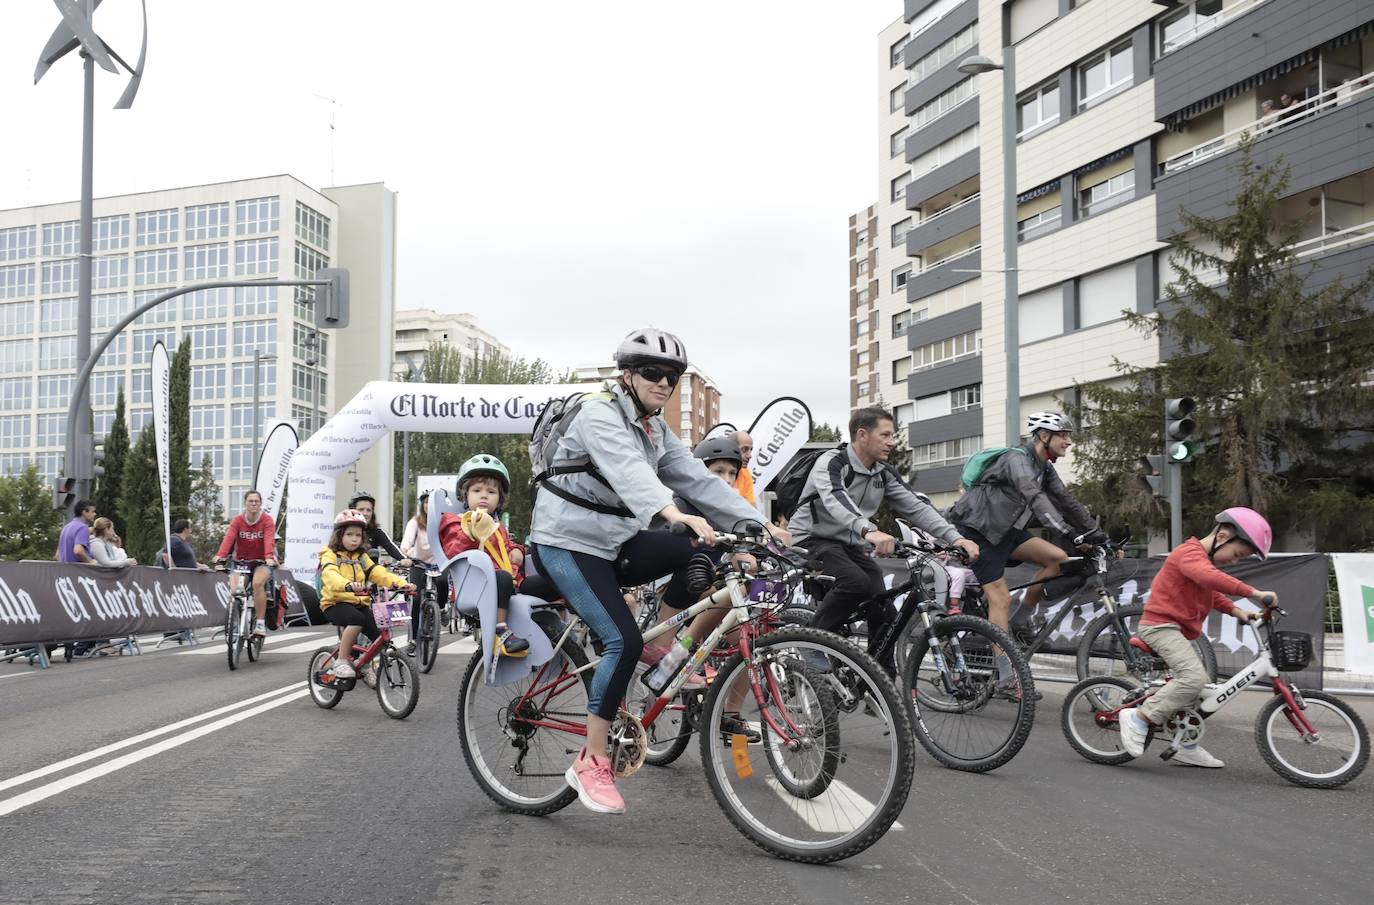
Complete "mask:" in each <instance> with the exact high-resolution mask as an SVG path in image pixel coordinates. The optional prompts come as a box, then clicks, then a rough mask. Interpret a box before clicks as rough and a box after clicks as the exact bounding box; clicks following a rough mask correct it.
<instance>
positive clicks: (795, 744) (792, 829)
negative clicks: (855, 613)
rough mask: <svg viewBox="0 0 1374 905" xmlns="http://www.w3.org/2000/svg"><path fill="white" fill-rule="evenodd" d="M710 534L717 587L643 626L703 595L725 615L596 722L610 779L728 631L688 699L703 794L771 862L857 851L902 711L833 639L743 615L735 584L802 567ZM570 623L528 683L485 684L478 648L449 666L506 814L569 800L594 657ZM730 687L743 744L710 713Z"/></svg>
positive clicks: (884, 799)
mask: <svg viewBox="0 0 1374 905" xmlns="http://www.w3.org/2000/svg"><path fill="white" fill-rule="evenodd" d="M716 540H717V550H718V552H719V554H720V555H719V559H718V560H717V563H718V565H717V574H718V575H720V576H721V577H722V579H723V581H724V587H721V588H720V589H719V590H716V591H714V592H713V593H712V594H711V595H710V596H709V597H706V598H704V599H703V600H700V601H698V602H697V603H695V604H693V605H692V606H691V607H689V608H688V609H686V610H684V611H683V612H681V613H679V614H678V615H676V616H674V617H673V618H672V619H669V620H667V621H665V622H663V623H662V624H660V625H657V626H654V627H653V628H651V629H650V630H649V631H647V632H646V633H645V640H646V641H648V640H652V639H655V638H659V637H662V636H665V635H672V634H673V633H676V632H677V630H678V628H679V627H681V626H682V625H684V624H686V623H687V622H689V621H690V620H691V619H693V618H694V617H696V616H697V615H698V614H700V613H702V612H705V611H706V610H707V609H708V608H710V607H711V606H712V605H713V604H715V603H722V604H725V603H728V604H729V605H730V607H731V608H730V611H729V612H728V613H727V614H726V616H725V619H724V621H723V622H722V623H721V625H720V626H719V627H717V628H716V629H715V631H713V632H712V633H711V634H710V635H709V636H708V637H707V638H705V639H703V640H702V643H701V645H700V646H699V647H698V648H697V649H696V650H695V652H694V653H693V654H692V655H691V656H690V657H688V658H687V659H686V660H685V661H684V662H683V663H682V665H681V666H679V668H678V671H677V672H676V673H674V674H673V675H672V676H671V677H670V678H669V679H668V683H667V685H666V686H665V687H662V688H660V689H656V695H657V696H656V698H655V699H654V700H653V701H652V703H650V704H649V707H648V710H647V711H645V712H644V713H643V715H642V716H640V715H638V714H633V713H630V712H629V711H627V710H625V709H621V710H620V712H619V714H618V716H617V717H616V719H615V721H614V722H613V723H612V726H611V730H610V739H609V741H610V759H611V764H612V766H613V768H614V770H615V772H616V774H617V775H618V776H620V777H625V776H629V775H631V774H632V773H634V772H635V771H636V770H638V769H639V767H640V766H641V765H642V764H643V763H644V760H645V757H646V755H647V748H648V737H647V733H646V727H651V726H652V725H653V724H654V721H655V720H656V719H657V718H658V717H659V715H660V714H661V713H663V711H664V710H665V709H666V708H667V707H669V706H670V705H672V703H673V702H674V701H675V700H676V699H677V698H678V695H679V692H680V691H681V690H682V687H683V685H684V684H685V683H686V681H687V679H688V678H689V677H690V676H691V675H692V674H693V673H694V672H696V671H697V670H699V669H700V668H701V666H702V663H703V662H704V661H705V660H706V658H707V657H708V656H710V655H711V653H712V652H713V651H714V650H715V649H716V648H717V647H718V646H719V645H720V644H721V642H722V640H723V639H724V638H725V636H726V635H727V633H729V632H731V631H733V630H735V629H737V628H738V629H740V630H741V631H740V634H739V640H738V646H739V651H738V653H737V654H735V655H734V656H732V657H731V658H730V659H729V661H727V662H726V663H725V664H723V665H722V666H721V668H720V671H719V673H718V674H717V675H716V679H715V681H714V682H713V683H712V684H711V687H710V690H709V691H708V692H707V694H706V699H705V701H704V702H703V703H702V705H701V710H700V726H701V732H700V733H699V734H700V738H701V760H702V764H703V766H704V768H705V770H706V779H707V784H708V786H709V787H710V789H711V793H712V794H713V795H714V796H715V798H716V801H717V803H718V804H719V805H720V807H721V810H723V811H724V812H725V815H726V817H727V818H729V820H730V822H731V823H733V824H734V825H735V827H736V828H737V829H739V830H740V832H742V833H743V834H744V835H745V836H746V837H747V838H749V839H750V840H751V841H752V842H754V843H755V844H756V845H758V846H759V847H760V848H763V849H764V850H765V851H768V852H770V853H772V854H774V855H777V856H778V857H782V858H787V859H789V860H794V861H805V862H810V863H817V864H819V863H826V862H830V861H838V860H840V859H842V858H848V857H850V856H851V855H855V854H858V853H859V852H861V851H863V850H865V849H866V848H868V847H869V846H870V845H872V844H873V843H874V842H876V841H877V840H878V839H880V838H882V836H883V835H884V834H885V833H886V832H887V830H888V828H889V827H891V826H892V823H893V822H894V821H895V820H896V818H897V815H898V814H899V813H900V812H901V809H902V807H903V806H904V805H905V803H906V798H907V794H908V792H909V791H910V790H911V778H912V770H913V765H914V759H915V754H914V751H915V745H914V742H913V740H912V731H911V717H910V714H909V710H908V708H907V706H906V705H905V703H904V702H903V700H902V697H901V695H900V694H899V693H898V691H897V687H896V685H895V684H893V682H892V680H891V679H890V678H889V677H888V676H887V674H886V672H885V671H884V670H883V668H882V667H881V666H879V665H878V663H877V662H876V661H875V660H873V658H871V657H869V656H868V655H867V654H866V653H864V652H863V651H861V650H859V649H858V648H856V647H854V646H853V645H851V644H849V643H848V642H846V641H844V640H843V639H841V638H839V637H838V636H836V635H833V634H830V633H829V632H822V631H819V630H817V629H811V628H794V627H787V628H784V629H781V630H779V631H774V632H770V633H768V634H762V633H761V632H760V631H759V629H758V622H757V620H758V617H759V616H761V615H762V612H761V610H762V609H763V607H758V606H752V605H751V603H750V601H749V599H748V598H747V596H746V583H747V582H748V581H749V580H750V579H755V578H768V579H771V580H774V581H782V582H787V583H789V584H795V583H796V582H797V581H799V580H800V578H801V575H802V573H803V570H804V567H803V566H801V565H800V564H797V563H795V562H792V561H791V560H790V557H789V556H788V555H787V554H786V553H779V552H778V551H777V550H775V549H770V548H769V547H767V546H765V545H763V544H762V543H757V542H751V541H749V540H748V539H746V538H743V537H739V536H736V535H732V534H717V535H716ZM735 553H752V554H753V555H754V556H756V557H757V558H758V561H759V563H760V564H761V565H762V568H761V569H760V571H759V572H757V573H754V574H752V575H749V576H745V575H743V574H742V573H741V571H740V567H738V566H736V565H735V564H733V562H732V556H733V554H735ZM778 596H779V597H780V598H781V599H783V600H786V599H787V595H778ZM577 624H578V623H577V622H575V621H574V622H573V623H571V624H569V625H567V626H566V627H564V628H563V630H562V632H561V634H559V635H558V638H557V641H556V643H555V645H554V656H553V658H552V659H551V660H549V661H548V662H547V663H545V664H543V665H542V666H540V667H539V668H538V669H537V671H532V673H531V674H530V675H529V676H528V678H524V679H521V680H520V681H518V682H514V683H511V684H507V685H500V686H491V685H487V684H486V682H485V675H486V669H485V664H484V657H483V655H482V653H481V652H480V651H479V652H478V653H477V654H475V655H474V656H473V658H472V660H471V662H470V663H469V665H468V668H467V671H466V673H465V674H464V676H463V681H462V685H461V687H460V690H459V700H458V736H459V740H460V742H461V744H462V748H463V756H464V759H465V760H466V761H467V764H468V768H469V770H470V771H471V772H472V776H473V778H474V779H475V780H476V781H477V783H478V785H479V786H480V787H481V788H482V791H483V792H485V793H486V794H487V795H488V796H489V797H490V798H491V799H492V800H493V801H495V802H496V803H497V804H498V805H500V806H501V807H502V808H505V809H506V810H509V811H513V812H515V813H519V814H528V815H533V816H542V815H546V814H551V813H553V812H555V811H558V810H561V809H562V808H565V807H567V806H568V805H569V804H571V803H572V802H574V801H576V800H577V792H576V791H575V790H573V789H571V788H569V786H568V783H567V780H566V779H565V778H564V774H565V772H566V771H567V769H568V762H569V760H570V759H571V758H572V756H573V755H574V754H575V753H576V752H577V750H578V748H579V747H581V745H582V744H583V739H585V738H586V735H587V722H586V715H587V701H588V692H589V689H590V686H591V680H592V669H593V667H594V666H595V665H596V661H592V662H589V661H588V658H587V654H586V652H585V651H584V650H583V648H582V646H581V645H580V644H579V643H577V641H576V640H575V638H574V627H575V626H576V625H577ZM817 655H819V657H820V658H822V659H823V660H824V661H825V662H826V663H827V667H828V669H830V670H832V671H834V672H836V673H838V674H840V675H842V676H844V677H845V679H846V681H852V682H853V683H854V687H856V688H858V689H860V693H861V694H862V696H863V700H864V701H866V702H867V705H866V706H864V707H860V708H857V709H855V710H854V711H852V712H844V711H842V710H841V709H840V708H839V707H838V706H837V705H836V703H835V700H834V697H833V694H832V693H831V691H830V689H829V686H828V685H827V683H826V682H824V681H823V680H821V679H820V678H819V677H818V676H817V675H816V671H815V670H814V669H813V668H812V667H811V666H810V665H808V662H807V658H808V656H811V657H815V656H817ZM851 673H852V674H853V676H852V678H851V677H850V674H851ZM633 681H640V680H639V678H638V677H636V678H635V679H634V680H633ZM736 683H746V684H747V688H748V691H749V695H748V696H747V697H746V698H745V700H744V702H743V703H742V706H741V708H740V709H741V712H740V714H739V717H738V718H737V719H738V720H739V722H742V723H744V724H745V725H746V726H756V727H757V729H756V730H755V731H757V732H758V733H759V734H760V735H761V736H762V744H759V745H757V746H751V745H750V744H749V737H748V736H747V735H745V734H744V733H742V732H740V731H738V729H735V731H728V730H727V727H738V725H739V723H736V722H734V720H735V719H736V718H734V717H732V718H731V721H730V722H727V721H726V720H725V707H726V700H727V697H728V695H729V692H730V690H731V688H732V687H734V686H735V684H736ZM756 752H757V753H758V754H762V755H763V756H762V757H758V756H756Z"/></svg>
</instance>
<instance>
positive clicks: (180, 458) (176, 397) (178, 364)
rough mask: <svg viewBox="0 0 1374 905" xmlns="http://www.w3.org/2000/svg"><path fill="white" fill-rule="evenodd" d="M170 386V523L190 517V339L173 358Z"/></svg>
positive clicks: (182, 343)
mask: <svg viewBox="0 0 1374 905" xmlns="http://www.w3.org/2000/svg"><path fill="white" fill-rule="evenodd" d="M170 376H171V386H170V387H169V390H168V394H167V399H168V403H169V405H170V407H171V416H172V417H171V423H170V424H169V425H168V426H167V428H168V434H169V439H170V443H169V444H168V450H167V452H168V460H169V462H170V464H171V472H172V474H171V485H172V486H171V497H172V521H176V520H177V519H179V518H190V516H191V467H190V466H191V338H190V337H189V336H188V337H186V338H185V339H183V340H182V341H181V345H180V346H178V347H177V352H176V354H175V355H173V356H172V368H171V375H170Z"/></svg>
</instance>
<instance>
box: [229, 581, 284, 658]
mask: <svg viewBox="0 0 1374 905" xmlns="http://www.w3.org/2000/svg"><path fill="white" fill-rule="evenodd" d="M258 565H259V563H253V562H235V563H234V567H233V570H232V571H233V574H235V575H237V576H238V578H239V582H238V587H237V588H236V589H235V590H234V591H233V593H232V594H231V595H230V597H229V608H228V609H227V610H226V611H225V613H224V643H225V646H226V648H227V651H226V652H227V654H228V656H229V668H230V669H231V670H234V669H238V668H239V661H240V660H241V659H242V657H243V652H244V651H245V650H247V651H248V662H250V663H254V662H257V659H258V657H259V656H261V655H262V645H263V642H265V641H266V640H267V639H266V638H264V637H263V636H262V635H254V634H253V623H254V622H255V621H256V615H257V611H256V609H254V605H253V572H254V570H255V569H256V568H257V567H258ZM219 571H220V572H229V571H231V570H230V569H227V568H221V569H219ZM264 593H265V594H267V595H268V596H271V595H272V594H274V593H276V591H275V589H274V588H273V587H272V581H271V579H270V578H269V579H268V583H267V587H266V588H264Z"/></svg>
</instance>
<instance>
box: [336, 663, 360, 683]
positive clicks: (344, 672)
mask: <svg viewBox="0 0 1374 905" xmlns="http://www.w3.org/2000/svg"><path fill="white" fill-rule="evenodd" d="M357 676H358V671H357V670H355V669H354V668H353V664H352V663H349V662H348V661H347V660H343V661H340V662H338V663H335V664H334V678H336V679H353V678H357Z"/></svg>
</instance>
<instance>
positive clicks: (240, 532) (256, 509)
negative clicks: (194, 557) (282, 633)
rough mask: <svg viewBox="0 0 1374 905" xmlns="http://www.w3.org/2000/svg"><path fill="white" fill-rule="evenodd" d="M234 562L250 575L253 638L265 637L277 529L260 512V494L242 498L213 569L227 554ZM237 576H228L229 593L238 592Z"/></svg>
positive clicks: (251, 491)
mask: <svg viewBox="0 0 1374 905" xmlns="http://www.w3.org/2000/svg"><path fill="white" fill-rule="evenodd" d="M231 552H232V553H233V555H234V561H235V562H238V563H243V564H244V565H248V566H250V567H251V569H252V574H253V578H252V580H253V612H254V614H255V621H254V622H253V634H254V635H266V634H267V582H268V579H270V578H271V577H272V570H273V569H275V568H276V567H277V526H276V525H275V524H273V522H272V516H270V515H268V514H267V513H265V512H263V511H262V494H260V493H258V492H257V491H256V490H250V491H248V492H247V493H245V494H244V495H243V512H242V513H241V514H239V515H236V516H234V520H233V521H231V522H230V523H229V527H228V528H227V529H225V532H224V540H223V541H221V542H220V545H219V551H218V552H216V553H215V565H219V564H220V563H222V562H224V560H225V558H226V557H228V556H229V554H230V553H231ZM238 586H239V576H238V575H237V574H234V575H231V576H229V589H230V590H231V591H236V590H238Z"/></svg>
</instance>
